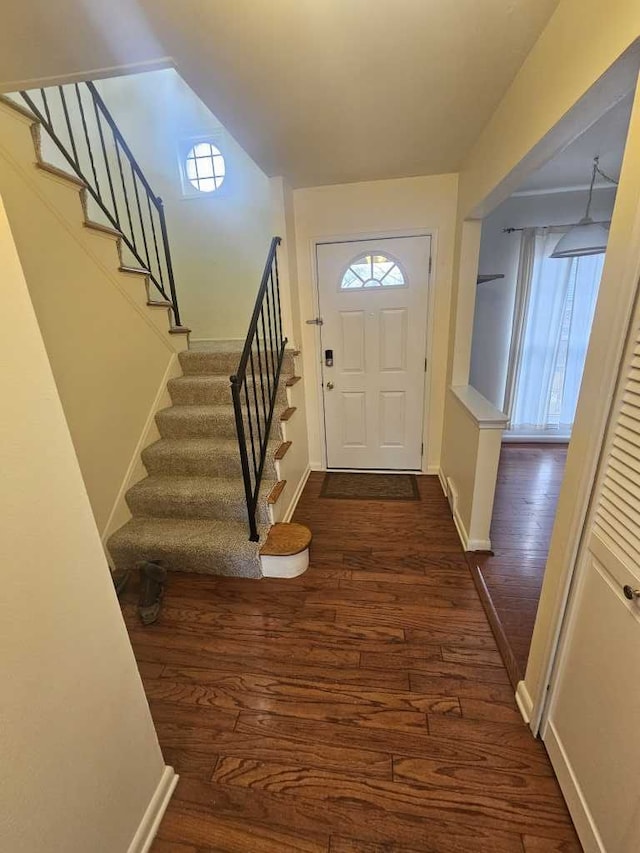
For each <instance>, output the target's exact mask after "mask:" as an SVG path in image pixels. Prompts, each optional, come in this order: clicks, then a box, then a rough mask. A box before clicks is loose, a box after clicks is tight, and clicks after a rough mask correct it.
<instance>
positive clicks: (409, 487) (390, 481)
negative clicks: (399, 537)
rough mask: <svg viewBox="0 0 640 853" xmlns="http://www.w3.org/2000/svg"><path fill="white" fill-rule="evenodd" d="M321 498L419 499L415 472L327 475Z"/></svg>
mask: <svg viewBox="0 0 640 853" xmlns="http://www.w3.org/2000/svg"><path fill="white" fill-rule="evenodd" d="M320 497H321V498H342V499H345V500H355V501H358V500H359V501H419V500H420V492H419V491H418V481H417V480H416V475H415V474H336V473H334V472H331V473H328V474H325V477H324V482H323V483H322V489H321V490H320Z"/></svg>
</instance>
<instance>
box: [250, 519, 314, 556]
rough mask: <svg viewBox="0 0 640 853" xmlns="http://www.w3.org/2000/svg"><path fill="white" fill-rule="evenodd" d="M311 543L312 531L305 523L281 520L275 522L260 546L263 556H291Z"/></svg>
mask: <svg viewBox="0 0 640 853" xmlns="http://www.w3.org/2000/svg"><path fill="white" fill-rule="evenodd" d="M310 544H311V531H310V530H309V528H308V527H305V525H304V524H297V523H296V522H288V523H286V522H279V523H278V524H274V525H273V527H272V528H271V529H270V530H269V533H268V534H267V538H266V541H265V543H264V545H263V546H262V547H261V548H260V556H262V557H291V556H293V555H294V554H300V553H301V552H302V551H304V550H305V549H306V548H308V547H309V545H310Z"/></svg>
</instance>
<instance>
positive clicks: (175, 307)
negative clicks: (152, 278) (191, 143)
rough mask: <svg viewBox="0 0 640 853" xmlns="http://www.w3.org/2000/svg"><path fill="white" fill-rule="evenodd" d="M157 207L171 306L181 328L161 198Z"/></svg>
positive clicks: (164, 294) (162, 288)
mask: <svg viewBox="0 0 640 853" xmlns="http://www.w3.org/2000/svg"><path fill="white" fill-rule="evenodd" d="M156 207H157V209H158V215H159V217H160V230H161V232H162V245H163V246H164V261H165V263H166V265H167V277H168V279H169V291H170V292H171V304H172V305H173V317H174V319H175V321H176V326H180V325H181V324H180V311H179V310H178V296H177V294H176V283H175V280H174V278H173V265H172V263H171V252H170V251H169V236H168V234H167V221H166V219H165V215H164V204H163V202H162V199H161V198H160V196H158V198H156ZM155 284H156V287H158V289H159V290H160V292H161V293H162V294H163V296H164V297H165V299H166V298H167V295H166V293H165V292H164V287H162V286H159V285H158V282H156V283H155Z"/></svg>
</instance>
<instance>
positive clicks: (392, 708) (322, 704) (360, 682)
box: [123, 473, 579, 853]
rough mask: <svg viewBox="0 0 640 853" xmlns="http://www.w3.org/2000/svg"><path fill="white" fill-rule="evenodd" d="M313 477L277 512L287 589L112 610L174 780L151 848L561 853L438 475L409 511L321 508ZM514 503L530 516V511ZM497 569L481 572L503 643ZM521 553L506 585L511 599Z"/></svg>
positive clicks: (553, 792)
mask: <svg viewBox="0 0 640 853" xmlns="http://www.w3.org/2000/svg"><path fill="white" fill-rule="evenodd" d="M321 483H322V475H321V474H315V473H314V474H312V475H311V477H310V478H309V481H308V484H307V486H306V488H305V490H304V492H303V495H302V497H301V500H300V503H299V505H298V509H297V511H296V515H295V520H296V521H299V522H301V523H303V524H307V525H308V526H309V527H310V528H311V530H312V531H313V532H314V541H313V543H312V547H311V564H310V567H309V569H308V570H307V572H305V573H304V574H303V575H302V576H301V577H300V578H294V579H291V580H286V581H285V580H270V579H263V580H245V579H238V578H212V577H206V576H194V575H191V576H189V575H182V576H180V575H171V576H170V578H169V583H168V584H167V590H166V595H165V600H164V604H163V610H162V613H161V615H160V618H159V620H158V622H157V623H156V624H155V625H153V626H149V627H143V626H142V625H141V624H140V622H139V619H138V617H137V613H136V608H135V604H136V591H135V585H134V586H132V588H131V590H129V591H128V592H127V595H126V596H125V599H124V602H123V609H124V612H125V616H126V623H127V627H128V630H129V633H130V636H131V640H132V645H133V647H134V652H135V654H136V656H137V659H138V661H139V666H140V670H141V674H142V677H143V683H144V685H145V689H146V692H147V696H148V697H149V700H150V707H151V713H152V715H153V718H154V721H155V723H156V727H157V731H158V737H159V740H160V744H161V746H162V748H163V751H164V754H165V759H166V760H167V761H168V762H170V763H172V764H173V765H174V766H175V768H176V770H177V772H178V773H179V774H180V775H181V779H180V781H179V783H178V787H177V789H176V792H175V795H174V798H173V799H172V801H171V803H170V805H169V808H168V810H167V813H166V815H165V818H164V820H163V821H162V824H161V827H160V831H159V835H158V838H157V840H156V842H155V844H154V846H153V848H152V851H153V853H167V851H169V850H171V851H174V853H212V851H218V853H219V851H240V850H241V851H243V853H262V852H263V851H266V853H273V851H276V850H277V851H278V853H282V852H283V851H284V853H286V851H290V850H295V851H296V853H298V851H303V853H304V851H314V853H315V851H323V853H328V851H333V853H336V851H337V853H392V851H395V853H418V851H419V853H525V849H526V848H525V845H529V849H527V853H547V851H563V850H565V849H566V850H567V851H573V850H578V849H579V847H577V846H575V845H577V840H576V837H575V833H574V830H573V827H572V825H571V821H570V819H569V816H568V813H567V811H566V807H565V805H564V801H563V799H562V796H561V794H560V792H559V789H558V787H557V783H556V781H555V777H554V775H553V772H552V769H551V766H550V764H549V760H548V758H547V755H546V752H545V750H544V748H543V746H542V745H541V744H540V743H539V742H538V741H536V740H534V739H533V738H532V736H531V733H530V732H529V730H528V728H527V727H526V726H525V725H524V723H523V722H522V720H521V718H520V716H519V713H518V711H517V709H516V705H515V702H514V697H513V688H512V687H511V685H510V682H509V678H508V676H507V673H506V671H505V669H504V666H503V665H502V663H501V659H500V657H499V654H498V650H497V646H496V643H495V639H494V637H493V634H492V632H491V629H490V627H489V624H488V622H487V619H486V617H485V613H484V610H483V608H482V606H481V604H480V600H479V598H478V597H477V594H476V592H475V586H474V583H473V580H472V578H471V574H470V572H469V569H468V566H467V564H466V562H465V557H464V555H463V553H462V551H461V549H460V546H459V543H458V540H457V534H456V532H455V528H454V526H453V523H452V520H451V517H450V513H449V509H448V505H447V502H446V499H445V498H444V496H443V494H442V490H441V488H440V485H439V482H438V480H437V478H434V477H419V478H418V483H419V490H420V495H421V500H419V501H411V502H403V503H402V504H400V503H399V502H389V503H386V502H381V501H358V500H335V499H332V500H325V499H322V498H320V497H319V492H320V487H321ZM525 497H526V495H525V494H524V492H523V494H522V495H516V496H515V497H514V500H516V501H517V502H518V506H521V507H523V508H524V509H523V512H524V513H526V517H527V518H528V519H529V520H531V517H532V514H533V512H534V511H535V510H536V509H538V508H539V507H540V506H543V507H545V508H546V507H547V506H548V501H547V498H548V495H546V494H542V493H541V494H540V495H536V496H534V497H533V498H532V502H529V503H526V502H525ZM543 499H544V501H543ZM532 523H533V524H535V525H538V526H536V527H535V528H531V529H532V530H534V531H540V532H541V533H544V527H543V526H542V525H541V523H540V522H539V521H537V520H535V521H533V522H532ZM507 532H508V531H507ZM505 555H506V556H505V562H504V563H503V564H501V565H500V567H499V569H498V570H497V571H496V574H495V576H496V577H498V578H500V577H503V578H507V579H508V580H507V582H505V584H504V587H503V601H504V604H505V605H506V608H505V614H506V616H505V618H506V619H511V620H513V625H514V641H516V640H519V638H520V637H524V635H525V629H524V628H521V629H520V633H519V634H518V636H516V633H517V630H518V626H517V624H516V619H517V615H516V614H517V608H516V607H514V599H517V595H516V594H514V592H516V591H517V587H516V588H515V590H514V582H513V581H512V580H511V579H510V575H509V574H508V566H509V565H510V564H511V563H512V562H513V561H514V559H515V558H514V552H513V551H511V550H509V549H505ZM537 559H538V557H537V552H536V555H535V556H534V557H532V558H530V559H529V560H525V561H524V562H523V568H522V572H521V574H520V577H521V578H523V579H524V580H523V583H525V584H526V593H527V595H526V598H527V599H528V600H531V599H532V598H533V597H534V596H535V594H536V586H535V583H536V580H535V564H536V560H537ZM523 624H524V623H523ZM525 628H526V625H525ZM523 641H524V640H523Z"/></svg>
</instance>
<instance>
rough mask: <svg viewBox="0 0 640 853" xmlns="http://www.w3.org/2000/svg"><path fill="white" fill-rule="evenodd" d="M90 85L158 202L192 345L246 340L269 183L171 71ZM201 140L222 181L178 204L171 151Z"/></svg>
mask: <svg viewBox="0 0 640 853" xmlns="http://www.w3.org/2000/svg"><path fill="white" fill-rule="evenodd" d="M97 85H98V88H99V90H100V92H101V94H102V96H103V98H104V100H105V103H106V104H107V107H108V108H109V110H110V112H111V113H112V114H113V116H114V118H115V120H116V122H117V124H118V126H119V127H120V130H121V131H122V133H123V135H124V137H125V139H126V140H127V143H128V145H129V147H130V148H131V150H132V151H133V153H134V156H135V157H136V159H137V160H138V162H139V163H140V166H141V168H142V170H143V172H144V174H145V176H146V177H147V179H148V181H149V183H150V184H151V186H152V188H153V190H154V192H156V193H157V194H158V195H160V196H161V197H162V199H163V201H164V203H165V210H166V214H167V227H168V231H169V240H170V244H171V257H172V260H173V265H174V273H175V279H176V287H177V289H178V300H179V303H180V310H181V314H182V322H183V324H184V325H186V326H188V327H189V328H190V329H191V330H192V340H194V341H196V342H197V340H198V339H203V338H204V339H229V338H244V337H245V335H246V333H247V327H248V325H249V319H250V317H251V311H252V309H253V304H254V301H255V296H256V292H257V290H258V285H259V284H260V277H261V275H262V270H263V267H264V263H265V260H266V257H267V251H268V249H269V244H270V241H271V238H272V236H273V234H272V197H271V185H270V182H269V179H268V178H267V176H266V175H265V174H264V173H263V172H262V171H261V170H260V169H259V168H258V166H256V164H255V163H254V162H253V160H251V158H250V157H249V156H248V155H247V154H246V153H245V152H244V150H243V149H242V148H241V147H240V146H239V145H238V144H237V143H236V142H235V140H234V139H233V137H232V136H231V135H230V134H229V133H228V132H227V131H226V130H225V129H224V127H223V126H222V125H221V124H220V122H219V121H218V120H217V119H216V117H215V116H214V115H213V114H212V113H211V112H210V111H209V110H208V109H207V107H205V106H204V104H203V103H202V101H200V99H199V98H198V97H197V96H196V95H195V94H194V92H193V91H192V90H191V89H190V88H189V87H188V86H187V84H186V83H185V82H184V81H183V80H182V78H181V77H180V76H179V75H178V74H177V72H176V71H174V70H173V69H171V68H167V69H164V70H161V71H152V72H149V73H145V74H137V75H132V76H127V77H111V78H108V79H105V80H101V81H99V83H98V84H97ZM203 136H205V137H207V138H209V137H211V139H212V141H213V142H214V144H215V145H217V146H218V148H219V149H220V151H221V152H222V153H223V155H224V157H225V161H226V169H227V172H226V177H225V180H224V183H223V184H222V186H221V187H220V189H219V190H217V191H216V192H214V193H202V194H200V195H198V196H196V197H193V196H189V197H184V195H183V193H182V186H181V181H180V169H179V157H178V147H179V144H180V142H181V141H182V140H184V139H190V138H192V137H196V138H197V137H203Z"/></svg>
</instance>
